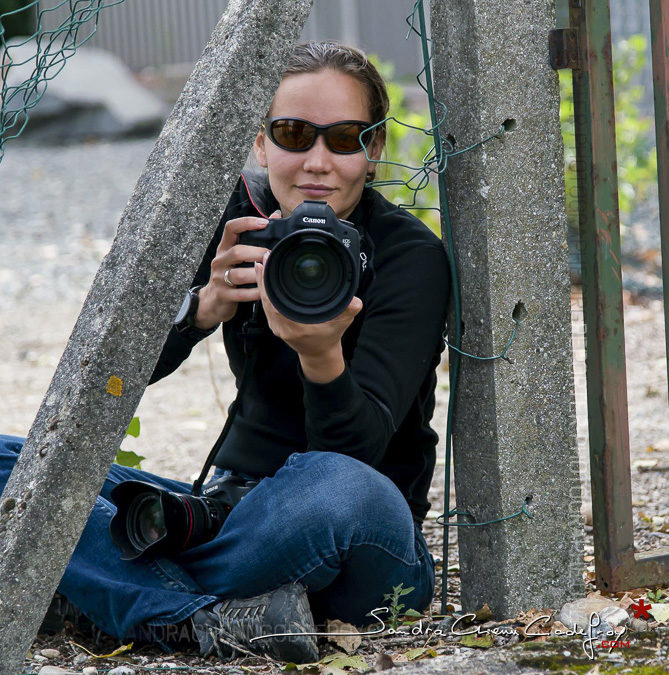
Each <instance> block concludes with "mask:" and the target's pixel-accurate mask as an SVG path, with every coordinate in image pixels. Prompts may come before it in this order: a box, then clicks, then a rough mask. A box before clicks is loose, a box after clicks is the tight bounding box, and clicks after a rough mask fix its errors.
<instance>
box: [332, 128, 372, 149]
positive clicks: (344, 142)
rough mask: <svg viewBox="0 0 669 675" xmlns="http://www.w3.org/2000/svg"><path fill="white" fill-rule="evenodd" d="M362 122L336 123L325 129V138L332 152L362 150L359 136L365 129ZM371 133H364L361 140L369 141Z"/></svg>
mask: <svg viewBox="0 0 669 675" xmlns="http://www.w3.org/2000/svg"><path fill="white" fill-rule="evenodd" d="M365 128H366V127H364V126H363V125H362V124H336V125H335V126H332V127H330V128H329V129H328V130H327V139H328V144H329V146H330V148H331V149H332V150H333V151H334V152H358V151H359V150H362V148H361V146H360V140H359V136H360V134H361V133H362V132H363V131H364V130H365ZM370 139H371V134H365V135H364V136H363V137H362V141H363V143H364V144H365V145H367V144H368V143H369V140H370Z"/></svg>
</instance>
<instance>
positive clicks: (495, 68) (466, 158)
mask: <svg viewBox="0 0 669 675" xmlns="http://www.w3.org/2000/svg"><path fill="white" fill-rule="evenodd" d="M554 5H555V2H554V0H532V1H531V2H529V1H528V0H507V2H505V3H504V4H503V5H500V3H499V2H498V1H497V0H476V1H475V2H472V1H471V0H456V1H453V0H432V15H431V20H432V37H433V39H434V48H435V59H434V74H435V87H436V95H437V98H439V99H440V100H442V101H444V102H445V103H446V104H447V106H448V109H449V114H448V117H447V120H446V122H445V124H444V126H443V132H442V136H443V137H446V134H450V135H452V137H453V138H455V143H456V150H457V149H461V148H464V147H466V146H469V145H470V144H472V143H475V142H476V141H479V140H481V139H483V138H486V137H488V136H489V135H491V134H494V133H495V132H497V130H498V129H499V128H500V126H501V125H504V126H505V128H506V132H505V133H504V134H503V135H502V136H501V137H500V138H495V139H492V140H490V141H488V142H487V143H485V144H484V145H483V146H482V147H478V148H476V149H474V150H472V151H470V152H467V153H464V154H463V155H460V156H458V157H456V158H453V160H452V161H450V162H449V164H448V171H447V180H448V198H449V204H450V208H451V216H452V221H453V229H454V234H455V245H456V264H457V268H458V271H459V275H460V284H461V297H462V306H463V312H462V322H463V342H462V348H463V349H464V350H465V351H467V352H469V353H473V354H477V355H485V356H488V355H492V354H498V353H499V352H500V351H501V350H502V348H503V347H504V345H505V344H506V342H507V340H508V339H509V337H510V335H511V332H512V329H513V327H514V323H513V321H512V317H514V316H515V317H517V318H519V319H520V320H521V324H520V328H519V330H518V334H517V337H516V339H515V341H514V343H513V346H512V347H511V349H510V351H509V354H508V356H509V357H510V359H511V361H512V362H511V363H509V362H507V361H505V360H499V359H498V360H495V361H487V362H486V361H475V360H472V359H470V358H467V357H464V358H462V359H461V364H462V367H461V372H460V382H459V385H458V390H457V398H456V410H455V415H456V418H455V419H456V421H455V427H454V465H455V482H456V493H457V503H458V507H459V508H460V509H465V510H469V511H470V512H472V513H473V514H474V515H475V516H476V519H477V520H478V521H479V522H483V521H487V520H492V519H494V518H498V517H500V516H503V515H507V514H510V513H513V512H515V511H517V510H519V509H520V508H521V506H522V504H523V503H524V502H525V500H526V499H527V500H528V505H529V510H530V511H531V513H532V515H533V518H532V519H530V518H528V517H526V516H525V515H522V516H519V517H516V518H513V519H511V520H508V521H505V522H503V523H498V524H493V525H487V526H484V527H469V528H460V529H459V532H458V536H459V546H460V571H461V577H462V604H463V607H464V608H465V609H469V610H473V609H477V608H478V607H480V606H481V605H482V604H483V603H484V602H487V603H488V604H489V605H490V607H491V609H492V610H493V613H494V614H495V616H496V617H510V616H514V615H516V613H517V612H518V611H520V610H527V609H530V608H531V607H559V606H560V605H561V604H562V603H563V602H565V601H567V600H570V599H573V598H574V597H577V596H579V595H582V594H583V592H584V588H583V582H582V576H581V575H582V569H583V550H582V546H583V544H582V536H583V535H582V525H581V518H580V511H579V510H580V506H581V494H580V482H579V460H578V454H577V448H576V415H575V407H574V387H573V371H572V348H571V321H570V285H569V267H568V254H567V221H566V215H565V196H564V176H563V147H562V138H561V135H560V123H559V114H558V113H559V90H558V76H557V73H556V72H555V71H553V70H552V69H551V67H550V65H549V53H548V34H549V31H550V30H551V29H552V28H554V26H555V6H554ZM461 520H466V519H461Z"/></svg>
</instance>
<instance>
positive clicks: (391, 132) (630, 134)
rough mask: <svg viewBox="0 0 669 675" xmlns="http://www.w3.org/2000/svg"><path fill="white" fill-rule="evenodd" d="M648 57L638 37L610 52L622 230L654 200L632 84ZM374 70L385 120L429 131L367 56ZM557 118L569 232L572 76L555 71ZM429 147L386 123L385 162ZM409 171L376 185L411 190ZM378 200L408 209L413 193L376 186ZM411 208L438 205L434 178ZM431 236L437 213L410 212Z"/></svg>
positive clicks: (650, 156) (647, 136)
mask: <svg viewBox="0 0 669 675" xmlns="http://www.w3.org/2000/svg"><path fill="white" fill-rule="evenodd" d="M647 53H648V44H647V40H646V38H645V37H644V36H643V35H633V36H631V37H630V38H628V39H625V40H619V41H618V42H617V43H616V44H615V45H614V48H613V80H614V91H615V105H616V149H617V154H618V191H619V201H620V215H621V228H622V229H623V233H624V227H625V225H626V224H628V223H629V220H630V218H631V217H632V215H633V213H634V211H635V209H636V208H637V207H638V206H639V205H640V204H641V203H643V202H644V201H645V200H647V199H649V198H650V197H651V196H652V195H653V186H654V185H655V184H656V183H657V154H656V151H655V144H654V134H653V118H652V117H650V116H648V115H644V114H643V112H642V106H641V102H642V99H643V86H642V85H639V84H637V82H638V79H639V78H638V75H639V74H640V73H641V71H642V70H643V68H644V66H645V64H646V61H647V58H648V57H647ZM371 58H372V60H373V61H374V63H375V65H376V66H377V68H379V71H380V72H381V74H382V75H383V76H384V78H385V79H386V81H387V82H388V83H389V86H388V90H389V91H388V93H389V95H390V101H391V108H390V113H389V115H392V116H394V117H397V119H399V120H402V121H403V122H405V123H406V124H410V125H412V126H416V127H421V128H423V129H429V128H430V126H431V123H430V119H429V112H428V110H427V108H425V109H424V110H416V109H415V107H412V106H410V105H409V103H408V97H407V94H406V90H405V88H404V87H403V86H402V85H401V84H400V83H398V82H396V81H395V80H394V79H393V75H394V69H393V65H392V64H391V63H390V62H382V61H380V60H379V59H378V58H376V57H374V56H372V57H371ZM559 75H560V101H561V102H560V119H561V126H562V136H563V139H564V144H565V158H564V164H565V187H566V197H567V217H568V221H569V226H570V228H571V229H572V230H578V193H577V186H576V148H575V138H574V99H573V93H572V83H571V71H569V70H560V71H559ZM431 148H432V139H431V137H430V136H428V135H426V134H424V133H422V132H421V131H418V130H415V129H409V128H407V127H404V126H402V125H400V124H397V123H396V122H393V121H389V122H388V124H387V142H386V150H385V153H384V156H383V159H384V160H387V161H390V162H401V163H403V164H410V165H411V166H419V165H420V163H421V161H422V158H423V157H424V156H426V155H427V154H428V153H429V152H430V150H431ZM413 173H414V172H412V171H410V170H409V169H404V168H401V167H397V166H392V165H384V164H381V165H380V166H379V168H378V170H377V176H376V177H377V180H397V181H398V182H399V181H410V185H411V186H413V187H416V185H417V183H418V181H417V180H415V179H414V180H413V181H411V178H412V175H413ZM378 189H379V191H380V192H382V193H383V195H384V196H385V197H386V198H387V199H389V200H390V201H392V202H394V203H396V204H411V203H412V202H413V201H414V197H413V193H412V191H411V190H410V189H409V187H407V186H405V185H401V184H399V185H392V186H381V187H379V188H378ZM416 204H417V205H418V206H424V207H428V208H429V207H435V206H437V205H438V193H437V183H436V180H434V176H433V177H432V180H431V181H430V183H429V185H428V186H427V187H426V188H425V189H424V190H420V191H419V192H418V194H417V196H416ZM412 212H413V213H415V214H416V215H417V216H418V217H419V218H420V219H421V220H423V221H424V222H425V223H426V224H427V225H428V226H429V227H430V229H432V231H434V232H435V233H437V234H439V214H438V212H437V211H435V210H422V209H421V210H415V211H412Z"/></svg>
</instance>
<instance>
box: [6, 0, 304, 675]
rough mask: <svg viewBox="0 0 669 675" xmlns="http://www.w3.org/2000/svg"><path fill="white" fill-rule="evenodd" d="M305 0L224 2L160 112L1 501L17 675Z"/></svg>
mask: <svg viewBox="0 0 669 675" xmlns="http://www.w3.org/2000/svg"><path fill="white" fill-rule="evenodd" d="M310 5H311V3H310V1H309V0H231V2H230V4H229V5H228V10H227V12H226V14H225V16H224V17H223V18H222V20H221V21H220V23H219V24H218V26H217V27H216V29H215V30H214V33H213V35H212V37H211V40H210V41H209V43H208V44H207V46H206V47H205V49H204V52H203V54H202V57H201V59H200V61H199V62H198V63H197V65H196V66H195V69H194V71H193V74H192V75H191V77H190V79H189V81H188V83H187V84H186V87H185V89H184V92H183V94H182V95H181V97H180V98H179V100H178V101H177V103H176V106H175V108H174V111H173V112H172V114H171V115H170V117H169V118H168V120H167V122H166V124H165V127H164V129H163V132H162V134H161V136H160V138H159V140H158V142H157V143H156V146H155V148H154V149H153V151H152V153H151V155H150V157H149V159H148V161H147V165H146V168H145V170H144V172H143V174H142V176H141V177H140V179H139V181H138V183H137V186H136V188H135V191H134V194H133V195H132V197H131V199H130V201H129V203H128V206H127V207H126V209H125V212H124V213H123V216H122V218H121V222H120V224H119V228H118V234H117V236H116V238H115V240H114V243H113V245H112V248H111V251H110V252H109V254H108V255H107V256H106V258H105V259H104V261H103V262H102V265H101V266H100V269H99V271H98V274H97V276H96V277H95V280H94V282H93V286H92V288H91V290H90V292H89V294H88V297H87V298H86V302H85V304H84V307H83V309H82V311H81V314H80V316H79V319H78V320H77V323H76V325H75V327H74V330H73V332H72V335H71V337H70V340H69V342H68V344H67V347H66V349H65V352H64V354H63V356H62V358H61V361H60V363H59V365H58V368H57V370H56V373H55V375H54V378H53V380H52V382H51V385H50V386H49V389H48V391H47V393H46V396H45V398H44V401H43V402H42V405H41V408H40V410H39V412H38V414H37V417H36V419H35V422H34V424H33V426H32V428H31V429H30V432H29V434H28V439H27V442H26V445H25V447H24V450H23V452H22V453H21V455H20V457H19V460H18V462H17V465H16V467H15V470H14V471H13V473H12V475H11V477H10V480H9V482H8V484H7V486H6V489H5V491H4V493H3V495H2V499H1V501H0V626H2V630H0V674H1V675H16V673H17V672H19V671H20V668H21V664H22V660H23V657H24V655H25V654H26V652H27V650H28V648H29V646H30V642H31V640H32V638H33V636H34V635H35V633H36V631H37V629H38V627H39V624H40V620H41V619H42V617H43V616H44V613H45V611H46V609H47V606H48V604H49V601H50V600H51V597H52V596H53V593H54V591H55V589H56V587H57V585H58V582H59V580H60V578H61V576H62V574H63V572H64V570H65V566H66V565H67V562H68V560H69V558H70V556H71V554H72V551H73V549H74V547H75V545H76V543H77V540H78V539H79V536H80V534H81V532H82V530H83V528H84V525H85V523H86V519H87V517H88V514H89V513H90V510H91V508H92V506H93V503H94V500H95V497H96V496H97V494H98V492H99V491H100V488H101V487H102V483H103V481H104V478H105V476H106V474H107V471H108V469H109V466H110V465H111V463H112V461H113V458H114V456H115V453H116V451H117V449H118V447H119V444H120V442H121V440H122V438H123V435H124V431H125V429H126V427H127V424H128V423H129V421H130V419H131V417H132V415H133V412H134V410H135V408H136V407H137V404H138V402H139V400H140V398H141V396H142V393H143V391H144V388H145V386H146V384H147V382H148V379H149V376H150V375H151V372H152V371H153V367H154V364H155V362H156V360H157V358H158V355H159V353H160V349H161V347H162V345H163V343H164V340H165V337H166V335H167V332H168V330H169V328H170V324H171V321H172V318H173V317H174V315H175V314H176V311H177V309H178V307H179V303H180V302H181V300H182V298H183V294H184V292H185V290H186V288H187V287H188V284H189V283H190V281H191V280H192V278H193V275H194V273H195V269H196V267H197V265H198V264H199V262H200V261H201V259H202V256H203V254H204V251H205V248H206V246H207V243H208V242H209V240H210V239H211V236H212V234H213V232H214V230H215V228H216V225H217V224H218V220H219V218H220V216H221V213H222V209H223V207H224V206H225V204H226V202H227V199H228V197H229V195H230V193H231V191H232V189H233V187H234V184H235V182H236V180H237V177H238V175H239V173H240V171H241V169H242V166H243V164H244V161H245V159H246V156H247V154H248V150H249V148H250V147H251V143H252V140H253V137H254V135H255V133H256V131H257V129H258V128H259V126H260V121H261V119H262V117H263V115H264V114H265V113H266V111H267V108H268V106H269V103H270V99H271V97H272V95H273V93H274V91H275V90H276V87H277V85H278V83H279V79H280V75H281V72H282V69H283V64H284V63H285V60H286V58H287V55H288V54H289V52H290V51H291V49H292V46H293V43H294V42H295V40H296V39H297V38H298V37H299V35H300V32H301V30H302V27H303V24H304V22H305V20H306V17H307V16H308V13H309V9H310Z"/></svg>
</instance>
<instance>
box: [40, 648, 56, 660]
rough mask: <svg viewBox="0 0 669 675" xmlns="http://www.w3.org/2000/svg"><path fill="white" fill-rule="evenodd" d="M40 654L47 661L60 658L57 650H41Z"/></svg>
mask: <svg viewBox="0 0 669 675" xmlns="http://www.w3.org/2000/svg"><path fill="white" fill-rule="evenodd" d="M40 654H41V655H42V656H46V658H47V659H57V658H60V652H59V651H58V650H57V649H42V650H41V651H40Z"/></svg>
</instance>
